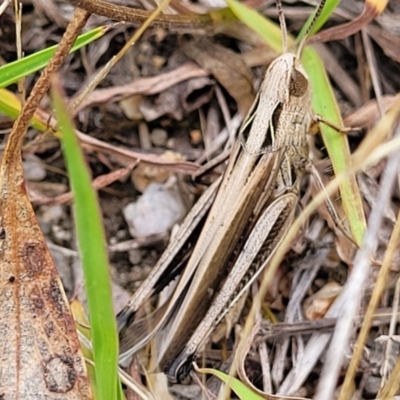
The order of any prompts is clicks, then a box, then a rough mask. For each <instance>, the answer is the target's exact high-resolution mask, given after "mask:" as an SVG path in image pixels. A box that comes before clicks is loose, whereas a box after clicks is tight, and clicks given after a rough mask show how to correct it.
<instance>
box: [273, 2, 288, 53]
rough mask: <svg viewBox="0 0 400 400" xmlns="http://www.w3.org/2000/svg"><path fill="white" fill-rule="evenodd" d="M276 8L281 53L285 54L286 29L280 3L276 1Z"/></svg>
mask: <svg viewBox="0 0 400 400" xmlns="http://www.w3.org/2000/svg"><path fill="white" fill-rule="evenodd" d="M276 8H277V10H278V17H279V24H280V26H281V30H282V52H283V53H286V52H287V29H286V21H285V16H284V15H283V10H282V1H281V0H276Z"/></svg>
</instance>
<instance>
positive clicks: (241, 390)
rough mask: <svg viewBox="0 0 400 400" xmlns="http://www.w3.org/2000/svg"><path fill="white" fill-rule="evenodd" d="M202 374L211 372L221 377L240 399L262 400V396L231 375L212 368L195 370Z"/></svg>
mask: <svg viewBox="0 0 400 400" xmlns="http://www.w3.org/2000/svg"><path fill="white" fill-rule="evenodd" d="M197 371H198V372H200V373H202V374H212V375H215V376H216V377H218V378H219V379H221V381H223V382H224V383H226V384H227V385H228V386H229V387H230V388H231V389H232V390H233V391H234V392H235V393H236V394H237V395H238V396H239V399H241V400H263V397H261V396H260V395H258V394H257V393H255V392H253V391H252V390H251V389H250V388H249V387H247V386H246V385H245V384H244V383H243V382H241V381H239V379H236V378H234V377H232V376H229V375H226V374H224V373H223V372H221V371H218V370H216V369H212V368H199V369H198V370H197Z"/></svg>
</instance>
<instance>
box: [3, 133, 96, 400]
mask: <svg viewBox="0 0 400 400" xmlns="http://www.w3.org/2000/svg"><path fill="white" fill-rule="evenodd" d="M14 136H15V135H14ZM14 136H13V135H11V136H10V139H11V140H10V141H9V143H8V146H7V148H6V150H5V152H4V155H3V159H2V163H1V165H0V185H1V201H0V343H1V345H0V399H2V400H14V399H17V398H18V399H49V400H50V399H57V400H71V399H77V400H78V399H79V400H82V399H92V394H91V389H90V386H89V382H88V378H87V373H86V367H85V362H84V358H83V355H82V353H81V349H80V344H79V340H78V337H77V334H76V330H75V325H74V320H73V318H72V316H71V313H70V309H69V305H68V301H67V299H66V296H65V294H64V290H63V287H62V285H61V281H60V278H59V276H58V273H57V270H56V268H55V266H54V263H53V260H52V258H51V256H50V253H49V251H48V249H47V246H46V243H45V239H44V237H43V234H42V232H41V230H40V227H39V225H38V223H37V220H36V217H35V214H34V211H33V208H32V206H31V203H30V202H29V200H28V197H27V195H26V191H25V183H24V176H23V171H22V164H21V158H20V153H19V152H20V149H19V145H18V141H16V140H13V139H15V137H14ZM13 142H14V143H13ZM15 142H16V143H17V144H16V143H15Z"/></svg>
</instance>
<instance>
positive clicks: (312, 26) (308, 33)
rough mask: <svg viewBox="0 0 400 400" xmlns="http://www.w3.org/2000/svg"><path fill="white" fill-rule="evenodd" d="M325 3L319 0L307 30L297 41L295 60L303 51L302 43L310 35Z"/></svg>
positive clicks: (323, 0) (298, 58)
mask: <svg viewBox="0 0 400 400" xmlns="http://www.w3.org/2000/svg"><path fill="white" fill-rule="evenodd" d="M325 3H326V0H321V2H320V3H319V6H318V8H317V9H316V11H315V14H314V18H313V19H312V20H311V23H310V25H309V27H308V28H307V31H306V33H305V34H304V36H303V39H301V41H300V43H299V47H298V49H297V54H296V59H297V60H300V55H301V52H302V51H303V47H304V45H305V43H306V41H307V39H308V36H309V35H310V32H311V30H312V28H314V25H315V23H316V22H317V19H318V18H319V16H320V15H321V13H322V10H323V9H324V7H325Z"/></svg>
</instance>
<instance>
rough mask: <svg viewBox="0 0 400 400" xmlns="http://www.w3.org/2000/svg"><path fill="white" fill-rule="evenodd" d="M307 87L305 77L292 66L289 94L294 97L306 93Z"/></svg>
mask: <svg viewBox="0 0 400 400" xmlns="http://www.w3.org/2000/svg"><path fill="white" fill-rule="evenodd" d="M307 89H308V80H307V78H306V77H305V76H304V75H303V74H302V73H301V72H299V71H298V70H297V69H295V68H294V69H293V71H292V74H291V76H290V84H289V94H290V95H291V96H294V97H301V96H303V95H304V94H305V93H306V91H307Z"/></svg>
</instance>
